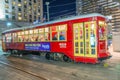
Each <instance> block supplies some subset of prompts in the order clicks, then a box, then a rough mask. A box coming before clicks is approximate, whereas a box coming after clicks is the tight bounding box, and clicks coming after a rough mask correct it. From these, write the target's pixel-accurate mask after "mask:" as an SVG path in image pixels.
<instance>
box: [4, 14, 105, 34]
mask: <svg viewBox="0 0 120 80" xmlns="http://www.w3.org/2000/svg"><path fill="white" fill-rule="evenodd" d="M95 16H101V17H104V18H105V16H103V15H101V14H99V13H91V14H84V15H78V16H71V17H70V18H63V19H58V20H53V21H49V22H45V23H40V24H36V25H31V26H25V27H22V28H14V29H10V30H6V31H4V32H2V33H5V32H10V31H15V30H23V29H30V28H34V27H37V26H43V25H49V24H53V23H57V22H63V21H69V20H74V19H80V18H88V17H95Z"/></svg>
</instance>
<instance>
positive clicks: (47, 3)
mask: <svg viewBox="0 0 120 80" xmlns="http://www.w3.org/2000/svg"><path fill="white" fill-rule="evenodd" d="M45 4H46V6H47V21H49V4H50V3H49V2H46V3H45Z"/></svg>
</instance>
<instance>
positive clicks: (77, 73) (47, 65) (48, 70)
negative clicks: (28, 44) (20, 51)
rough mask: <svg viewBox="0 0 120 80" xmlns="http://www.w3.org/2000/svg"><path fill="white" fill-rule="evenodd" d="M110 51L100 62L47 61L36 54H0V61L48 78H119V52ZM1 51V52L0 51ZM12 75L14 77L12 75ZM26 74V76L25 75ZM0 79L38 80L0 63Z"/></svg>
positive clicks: (115, 79) (55, 79) (72, 79)
mask: <svg viewBox="0 0 120 80" xmlns="http://www.w3.org/2000/svg"><path fill="white" fill-rule="evenodd" d="M110 52H111V53H112V55H113V57H112V58H111V59H108V60H106V61H104V62H103V63H101V64H96V65H93V64H83V63H78V64H77V63H65V62H59V61H51V60H50V61H48V60H45V59H44V58H43V57H40V56H36V55H28V56H23V57H21V58H18V57H13V56H5V55H1V56H0V61H3V62H5V63H8V64H10V65H12V66H15V67H18V68H20V69H22V70H25V71H27V72H30V73H33V74H35V75H38V76H42V77H45V78H46V79H49V80H120V53H119V52H113V51H112V46H111V47H110ZM0 53H1V52H0ZM13 75H14V76H15V77H13ZM25 76H26V77H25ZM0 80H40V79H38V78H36V77H35V76H31V75H29V74H26V73H24V72H21V71H18V70H13V69H12V68H10V67H8V66H5V65H0Z"/></svg>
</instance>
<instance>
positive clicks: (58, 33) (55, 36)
mask: <svg viewBox="0 0 120 80" xmlns="http://www.w3.org/2000/svg"><path fill="white" fill-rule="evenodd" d="M51 30H52V34H51V35H52V40H53V41H55V40H57V41H58V40H59V41H64V40H66V35H67V33H66V31H67V25H58V26H52V29H51Z"/></svg>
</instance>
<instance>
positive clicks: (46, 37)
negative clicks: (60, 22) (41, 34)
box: [45, 28, 50, 41]
mask: <svg viewBox="0 0 120 80" xmlns="http://www.w3.org/2000/svg"><path fill="white" fill-rule="evenodd" d="M49 32H50V30H49V28H45V41H49V40H50V33H49Z"/></svg>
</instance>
